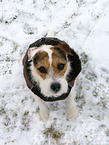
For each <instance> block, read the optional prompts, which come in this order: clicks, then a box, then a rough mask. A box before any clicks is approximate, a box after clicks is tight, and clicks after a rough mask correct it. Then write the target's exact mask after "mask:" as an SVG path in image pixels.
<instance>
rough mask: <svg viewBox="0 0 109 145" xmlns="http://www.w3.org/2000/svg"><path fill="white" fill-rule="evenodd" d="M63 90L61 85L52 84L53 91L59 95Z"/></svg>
mask: <svg viewBox="0 0 109 145" xmlns="http://www.w3.org/2000/svg"><path fill="white" fill-rule="evenodd" d="M60 88H61V84H60V83H57V82H55V83H52V84H51V89H52V90H53V92H54V93H57V92H58V91H59V90H60Z"/></svg>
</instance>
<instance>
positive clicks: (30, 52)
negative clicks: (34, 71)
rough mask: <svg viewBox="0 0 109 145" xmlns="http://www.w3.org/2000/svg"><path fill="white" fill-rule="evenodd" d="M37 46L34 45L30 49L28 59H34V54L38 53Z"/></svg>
mask: <svg viewBox="0 0 109 145" xmlns="http://www.w3.org/2000/svg"><path fill="white" fill-rule="evenodd" d="M36 52H37V48H36V47H32V48H29V49H28V61H30V60H32V58H33V56H34V55H35V54H36Z"/></svg>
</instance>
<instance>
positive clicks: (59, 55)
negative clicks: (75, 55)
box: [51, 47, 67, 76]
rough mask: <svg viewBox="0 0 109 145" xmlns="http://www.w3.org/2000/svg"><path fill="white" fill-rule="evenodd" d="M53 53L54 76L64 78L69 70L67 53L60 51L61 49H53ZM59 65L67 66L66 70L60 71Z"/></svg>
mask: <svg viewBox="0 0 109 145" xmlns="http://www.w3.org/2000/svg"><path fill="white" fill-rule="evenodd" d="M51 49H52V51H53V53H52V67H53V70H54V74H56V75H60V76H63V75H64V74H65V72H66V70H67V59H66V53H65V52H64V51H62V50H60V49H59V47H53V48H51ZM58 64H65V66H64V68H63V69H62V70H59V69H58Z"/></svg>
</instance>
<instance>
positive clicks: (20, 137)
mask: <svg viewBox="0 0 109 145" xmlns="http://www.w3.org/2000/svg"><path fill="white" fill-rule="evenodd" d="M49 29H52V30H54V31H55V32H56V37H58V38H59V39H62V40H65V41H66V42H68V43H69V44H70V46H71V47H72V48H74V49H75V51H76V52H77V53H78V54H79V56H80V58H81V61H82V68H83V69H82V72H81V74H80V75H79V78H78V82H77V86H76V90H77V96H76V98H75V100H76V102H77V105H78V109H79V118H78V119H77V120H76V121H74V122H71V121H69V120H68V119H67V113H66V102H65V101H60V102H56V103H54V104H49V103H48V106H49V109H50V118H49V120H48V121H47V122H42V121H40V120H39V115H38V112H39V109H38V105H37V103H36V102H35V101H34V100H33V97H32V96H31V93H30V90H28V88H27V86H26V84H25V80H24V77H23V66H22V58H23V56H24V54H25V52H26V50H27V48H28V46H29V44H31V43H33V42H34V41H36V40H37V39H39V38H41V37H42V36H44V35H45V34H46V33H47V32H48V30H49ZM4 144H7V145H109V0H4V1H3V0H0V145H4Z"/></svg>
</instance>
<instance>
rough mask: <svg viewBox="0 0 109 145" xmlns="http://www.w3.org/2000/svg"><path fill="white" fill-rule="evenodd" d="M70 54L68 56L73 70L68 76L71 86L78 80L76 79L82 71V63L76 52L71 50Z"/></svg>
mask: <svg viewBox="0 0 109 145" xmlns="http://www.w3.org/2000/svg"><path fill="white" fill-rule="evenodd" d="M70 53H71V54H72V55H70V54H67V57H68V60H69V61H70V66H71V70H70V72H69V74H68V76H67V78H68V82H69V84H71V86H72V85H73V83H74V80H75V79H76V77H77V76H78V75H79V73H80V71H81V61H80V59H79V56H78V55H77V54H76V52H75V51H74V50H73V49H71V48H70Z"/></svg>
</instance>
